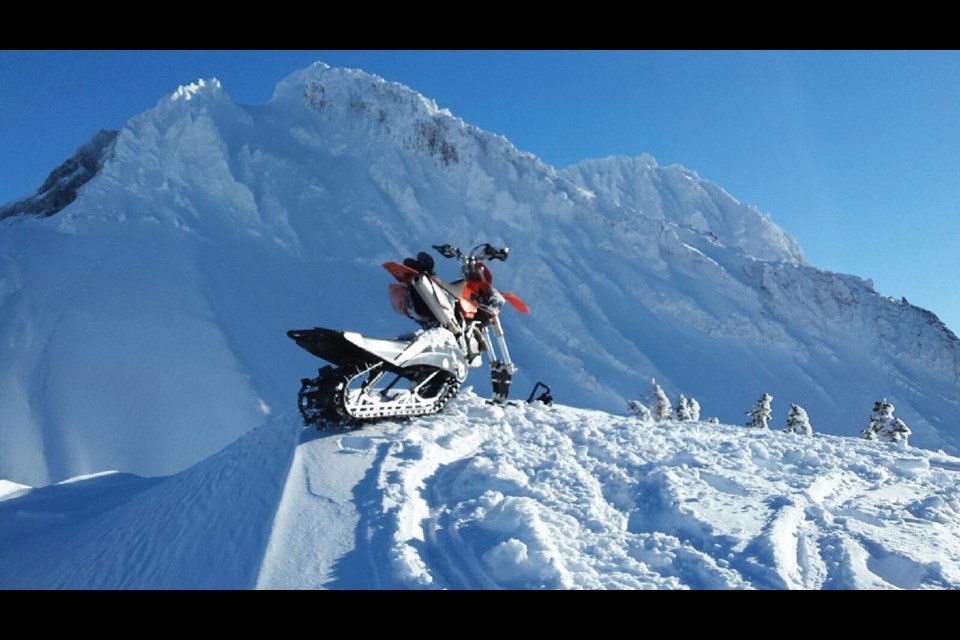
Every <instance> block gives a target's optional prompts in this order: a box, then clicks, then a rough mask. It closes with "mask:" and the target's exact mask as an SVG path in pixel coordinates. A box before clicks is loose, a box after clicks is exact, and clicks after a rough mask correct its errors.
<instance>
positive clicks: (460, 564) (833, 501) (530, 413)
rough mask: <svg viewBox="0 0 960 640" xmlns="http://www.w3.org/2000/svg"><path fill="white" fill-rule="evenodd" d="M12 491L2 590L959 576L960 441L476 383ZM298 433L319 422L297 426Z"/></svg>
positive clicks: (628, 584) (716, 583) (838, 581)
mask: <svg viewBox="0 0 960 640" xmlns="http://www.w3.org/2000/svg"><path fill="white" fill-rule="evenodd" d="M449 406H450V411H449V413H448V414H447V415H440V416H434V417H430V418H423V419H418V420H413V421H410V422H407V423H384V424H381V425H378V426H376V427H368V428H365V429H363V430H360V431H353V432H342V431H341V432H325V433H317V432H314V431H312V430H308V431H304V430H302V429H301V428H300V426H299V418H298V417H297V416H295V415H293V414H287V415H284V416H280V417H278V418H276V419H274V420H271V421H269V422H267V423H266V424H264V425H263V426H261V427H259V428H258V429H255V430H254V431H253V432H251V434H249V435H248V436H246V437H244V438H241V439H240V440H238V441H237V442H235V443H234V444H232V445H230V446H229V447H227V448H226V449H225V450H223V451H222V452H220V453H219V454H217V455H215V456H213V457H211V458H210V459H208V460H205V461H203V462H201V463H199V464H197V465H196V466H194V467H192V468H191V469H188V470H187V471H184V472H182V473H180V474H177V475H175V476H172V477H169V478H154V479H144V478H137V477H135V476H130V475H126V474H107V475H100V476H96V477H91V478H87V479H81V480H78V481H76V482H71V483H65V484H60V485H54V486H50V487H45V488H41V489H35V490H32V491H29V490H26V491H27V492H26V493H22V492H23V491H24V489H20V491H21V493H20V494H19V495H15V496H12V497H9V498H8V499H7V500H5V501H3V502H0V587H3V588H23V587H51V586H58V587H74V588H77V587H81V588H82V587H101V588H111V587H127V588H131V587H137V588H139V587H231V588H249V587H253V586H258V587H260V588H415V589H419V588H430V589H435V588H449V589H462V588H532V589H542V588H549V589H576V588H591V589H597V588H671V589H673V588H738V589H739V588H761V589H770V588H773V589H785V588H789V589H799V588H802V589H816V588H930V587H934V588H957V587H960V534H958V532H960V527H958V524H960V495H958V491H960V485H958V480H960V459H957V458H953V457H950V456H946V455H943V454H934V453H931V452H929V451H925V450H920V449H914V448H909V447H899V446H891V445H889V444H882V443H877V442H866V441H863V440H859V439H855V438H837V437H833V436H819V435H818V436H814V437H812V438H806V437H801V436H796V435H793V434H785V433H781V432H779V431H776V430H770V431H761V430H748V429H746V428H743V427H736V426H726V425H710V424H707V423H670V422H667V423H663V424H660V425H658V426H652V425H644V424H642V423H640V422H639V421H637V420H636V419H634V418H629V417H618V416H612V415H608V414H604V413H602V412H598V411H588V410H580V409H573V408H569V407H563V406H554V407H549V408H548V407H544V406H542V405H539V404H535V405H521V406H517V407H507V408H502V407H495V406H490V405H487V404H485V403H484V401H483V400H482V399H481V398H478V397H477V396H475V395H474V394H473V393H472V392H470V391H469V390H467V391H465V392H464V393H462V394H461V396H459V397H458V398H457V399H455V400H454V401H452V402H451V404H450V405H449ZM298 435H299V438H298Z"/></svg>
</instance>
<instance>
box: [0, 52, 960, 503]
mask: <svg viewBox="0 0 960 640" xmlns="http://www.w3.org/2000/svg"><path fill="white" fill-rule="evenodd" d="M111 144H112V147H111V149H112V150H111V151H110V152H109V153H105V154H104V155H102V156H100V157H99V158H100V160H102V166H101V167H100V168H99V170H98V172H97V173H96V175H95V176H94V177H93V178H92V179H90V180H89V181H88V182H86V183H85V184H83V186H82V187H80V189H79V192H78V194H77V198H76V200H74V201H73V202H71V203H70V204H68V205H67V206H66V208H64V209H63V210H62V211H60V212H59V213H56V214H55V215H52V216H49V217H45V218H42V217H37V216H30V215H17V216H13V217H10V218H7V219H5V220H3V221H0V477H3V478H7V479H9V480H11V481H14V482H20V483H26V484H31V485H42V484H46V483H49V482H56V481H59V480H62V479H64V478H67V477H71V476H76V475H80V474H87V473H93V472H96V471H99V470H101V469H121V470H123V471H125V472H131V473H136V474H140V475H168V474H171V473H175V472H177V471H179V470H182V469H184V468H186V467H187V466H189V465H190V464H193V463H195V462H197V461H199V460H202V459H204V458H205V457H207V456H209V455H210V454H211V453H213V452H215V451H217V450H219V449H221V448H222V447H224V446H225V445H226V444H228V443H229V442H232V441H233V440H235V439H236V438H237V437H239V436H241V435H242V434H244V433H246V432H248V431H249V430H250V429H251V428H253V427H254V426H256V425H258V424H260V423H261V422H263V420H264V419H265V417H266V416H268V415H270V413H271V412H272V411H281V412H283V411H286V410H287V409H288V408H289V407H290V406H291V405H292V402H293V398H294V396H295V393H296V389H297V387H298V381H299V379H300V378H301V377H303V376H305V375H309V374H311V373H312V372H313V371H315V369H316V367H317V366H318V364H319V362H318V361H317V360H316V359H314V358H312V357H311V356H309V354H306V353H305V352H303V351H302V350H300V349H298V348H297V347H296V346H295V345H293V343H292V342H290V341H289V340H288V339H287V338H286V335H285V332H286V330H287V329H291V328H305V327H310V326H329V327H333V328H349V329H354V330H358V331H361V332H366V333H371V334H374V335H381V336H391V335H397V334H399V333H402V332H404V331H406V330H408V329H409V328H410V327H411V324H410V322H409V321H408V320H405V319H403V318H401V317H399V316H397V315H395V314H393V313H392V311H391V310H390V307H389V303H388V302H387V297H386V295H385V293H386V285H387V284H388V282H389V277H388V276H387V274H386V273H385V272H384V271H383V270H382V269H381V268H380V263H382V262H384V261H386V260H395V259H398V258H402V257H404V256H405V255H411V254H412V253H414V252H416V251H418V250H422V249H425V248H427V247H428V246H429V245H430V244H434V243H442V242H450V243H454V244H459V245H461V246H464V247H467V246H470V245H472V244H474V243H476V242H481V241H488V242H493V243H497V244H506V245H509V246H511V247H512V249H513V251H512V252H511V256H510V260H509V261H508V262H507V263H505V264H496V265H494V270H495V276H496V279H497V280H496V282H497V284H498V285H500V286H502V287H503V288H504V289H508V290H513V291H515V292H517V293H518V294H520V295H521V296H522V297H523V298H524V299H525V300H526V301H527V302H528V303H529V305H530V307H531V309H532V310H533V313H532V314H531V315H530V316H529V317H528V316H524V317H520V316H518V315H507V316H505V318H504V324H505V326H506V330H507V334H508V340H509V342H510V345H511V352H512V354H513V355H514V359H515V360H516V361H517V362H518V364H519V366H520V369H521V370H520V373H519V374H518V376H517V379H516V382H515V385H514V388H515V389H516V393H517V394H518V395H521V394H524V393H526V390H527V389H529V388H530V386H531V385H532V384H533V382H534V381H536V380H538V379H545V380H546V381H547V382H549V383H550V384H551V386H552V387H553V389H554V393H555V396H556V397H557V398H558V399H560V400H561V401H563V402H566V403H569V404H574V405H579V406H586V407H596V408H603V409H607V410H614V411H620V410H621V409H622V407H623V400H624V398H628V397H637V396H638V395H640V393H641V392H642V390H644V389H646V387H647V384H648V381H649V379H650V378H651V377H656V378H657V380H658V381H659V382H660V383H661V384H662V385H664V387H665V388H666V389H667V391H668V392H669V393H670V395H671V396H673V397H675V396H676V394H677V393H679V392H683V393H685V394H686V395H687V396H691V395H692V396H695V397H697V398H698V399H699V400H700V402H701V404H702V405H703V408H704V412H705V414H706V415H719V416H720V417H721V418H723V419H724V420H726V421H729V422H736V421H739V420H740V419H741V416H742V414H743V411H744V410H745V409H746V408H748V407H749V406H750V405H751V404H752V403H753V401H754V400H755V399H756V398H757V397H759V395H760V394H761V393H762V392H764V391H769V392H770V393H772V394H773V396H774V398H775V399H774V411H775V412H778V413H785V410H786V408H787V407H788V406H789V405H788V404H787V403H789V402H799V403H800V404H802V405H803V406H804V407H805V408H806V409H807V411H808V413H809V414H810V416H811V419H812V420H813V422H814V426H815V428H822V429H824V430H832V431H834V432H835V433H845V434H854V433H856V432H857V431H858V430H859V429H860V428H862V427H863V426H865V421H866V415H867V413H868V412H869V409H870V407H871V406H872V403H873V401H874V400H876V399H878V398H880V397H888V398H890V399H891V400H892V401H893V402H894V403H895V404H896V406H897V412H898V415H901V416H902V417H903V418H904V419H906V420H907V422H908V423H909V424H910V426H911V427H912V428H913V430H914V432H915V436H914V439H913V443H914V444H919V445H923V446H927V447H931V448H934V449H935V448H939V447H943V448H945V449H946V450H948V451H951V452H960V425H958V418H960V393H958V379H960V348H958V343H957V339H956V337H955V336H954V335H953V334H952V333H951V332H950V331H949V330H948V329H947V328H946V327H944V326H943V325H942V324H940V323H939V321H937V320H936V318H935V317H933V316H932V315H931V314H929V313H928V312H925V311H923V310H921V309H917V308H915V307H912V306H910V305H908V304H906V303H904V302H896V301H893V300H889V299H887V298H884V297H883V296H881V295H880V294H878V293H877V292H875V291H873V289H872V287H871V286H870V284H869V283H868V282H866V281H863V280H860V279H859V278H855V277H852V276H841V275H837V274H831V273H828V272H823V271H819V270H817V269H815V268H813V267H810V266H808V265H806V263H805V261H804V259H803V256H802V253H801V252H800V249H799V247H797V245H796V243H795V242H794V241H793V239H792V238H790V237H789V235H787V234H786V233H785V232H784V231H783V230H782V229H780V228H779V227H777V226H776V225H775V224H773V223H772V222H771V221H770V219H769V218H768V217H766V216H764V215H762V214H760V213H758V212H757V211H756V210H754V209H752V208H751V207H749V206H746V205H743V204H742V203H739V202H737V201H736V200H735V199H734V198H732V197H731V196H729V195H728V194H726V193H724V192H723V191H722V189H720V188H719V187H716V185H712V184H710V183H708V182H706V181H702V180H700V179H699V178H697V176H696V175H695V174H693V173H692V172H689V171H687V170H684V169H682V168H678V167H667V168H660V167H657V166H656V163H655V162H653V160H652V158H649V157H641V158H639V159H634V160H630V159H622V158H620V159H616V158H615V159H608V160H603V161H596V162H585V163H582V164H581V165H577V166H576V167H572V168H568V169H564V170H562V171H557V170H555V169H554V168H552V167H550V166H548V165H546V164H544V163H542V162H541V161H540V160H538V159H537V158H536V157H534V156H532V155H530V154H527V153H523V152H520V151H518V150H517V149H515V148H514V147H513V146H512V145H511V144H510V143H509V142H508V141H507V140H505V139H504V138H502V137H499V136H496V135H493V134H491V133H488V132H484V131H482V130H479V129H477V128H476V127H472V126H470V125H468V124H466V123H464V122H463V121H461V120H459V119H458V118H456V117H454V116H453V115H451V114H449V113H448V112H446V111H445V110H443V109H440V108H439V107H438V106H437V105H436V104H435V103H434V102H433V101H431V100H429V99H427V98H424V97H423V96H421V95H419V94H417V93H416V92H414V91H412V90H411V89H409V88H407V87H404V86H402V85H399V84H396V83H391V82H387V81H385V80H383V79H381V78H378V77H376V76H371V75H368V74H365V73H363V72H361V71H356V70H345V69H331V68H328V67H326V66H325V65H322V64H317V65H314V66H312V67H310V68H308V69H305V70H302V71H299V72H296V73H294V74H291V75H290V76H289V77H288V78H286V79H284V80H283V81H281V82H280V83H279V84H278V86H277V89H276V92H275V94H274V97H273V99H272V100H271V101H270V102H269V103H268V104H266V105H260V106H241V105H237V104H235V103H233V102H232V101H231V100H230V98H229V96H228V95H227V93H226V92H225V91H224V89H223V88H222V87H221V86H220V84H219V82H217V81H215V80H211V81H206V82H200V83H197V84H194V85H188V86H184V87H180V88H179V89H178V90H177V91H176V92H174V93H173V94H171V95H170V96H168V97H165V98H163V99H162V100H161V101H160V102H159V103H158V104H157V106H156V107H155V108H153V109H151V110H148V111H146V112H144V113H142V114H140V115H138V116H135V117H133V118H132V119H131V120H130V121H129V122H128V123H127V124H126V126H125V127H124V128H123V129H122V130H121V131H120V132H119V134H117V136H116V138H115V140H113V142H112V143H111ZM100 160H98V162H99V161H100ZM80 164H82V163H80ZM439 271H440V273H441V275H444V276H448V277H449V276H452V275H453V273H454V271H453V267H452V265H448V264H443V263H441V264H440V265H439ZM508 314H512V311H511V312H508ZM482 376H483V373H482V372H477V373H474V374H473V377H472V378H471V382H472V383H474V384H475V385H477V388H478V389H481V390H483V391H486V387H487V384H488V383H486V382H484V380H483V377H482Z"/></svg>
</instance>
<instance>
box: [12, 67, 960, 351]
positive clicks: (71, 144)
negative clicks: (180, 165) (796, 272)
mask: <svg viewBox="0 0 960 640" xmlns="http://www.w3.org/2000/svg"><path fill="white" fill-rule="evenodd" d="M315 60H323V61H325V62H327V63H329V64H332V65H335V66H350V67H359V68H362V69H364V70H366V71H370V72H373V73H377V74H379V75H381V76H384V77H385V78H387V79H389V80H396V81H399V82H403V83H404V84H407V85H410V86H411V87H413V88H414V89H417V90H418V91H420V92H421V93H423V94H425V95H427V96H428V97H431V98H433V99H435V100H436V101H437V102H438V103H439V105H440V106H441V107H446V108H449V109H450V110H451V111H452V112H453V113H454V114H456V115H458V116H460V117H462V118H463V119H464V120H466V121H468V122H470V123H472V124H475V125H477V126H480V127H482V128H484V129H488V130H490V131H493V132H495V133H499V134H503V135H505V136H506V137H507V138H509V139H510V140H511V141H512V142H513V143H514V144H515V145H516V146H517V147H519V148H520V149H523V150H526V151H531V152H533V153H535V154H536V155H538V156H540V157H541V158H542V159H543V160H544V161H546V162H548V163H550V164H553V165H555V166H566V165H568V164H571V163H573V162H576V161H577V160H580V159H583V158H591V157H604V156H608V155H614V154H622V155H638V154H640V153H642V152H647V153H650V154H651V155H653V156H654V157H656V158H657V160H658V162H659V163H660V164H662V165H667V164H674V163H677V164H682V165H684V166H686V167H688V168H690V169H693V170H695V171H696V172H698V173H699V174H700V176H701V177H703V178H707V179H709V180H712V181H714V182H716V183H718V184H719V185H720V186H722V187H723V188H724V189H726V190H727V191H728V192H730V193H731V194H732V195H733V196H735V197H736V198H738V199H740V200H742V201H744V202H748V203H750V204H754V205H756V206H757V207H758V208H759V209H760V210H761V211H763V212H765V213H768V214H770V215H771V216H772V217H773V219H774V220H775V221H776V222H777V223H778V224H780V225H781V226H783V227H784V228H785V229H786V230H787V231H788V232H789V233H791V234H792V235H793V236H795V237H796V238H797V240H798V241H799V242H800V245H801V246H802V247H803V250H804V252H805V253H806V255H807V258H808V260H809V261H810V262H811V264H813V265H814V266H817V267H820V268H824V269H830V270H832V271H841V272H845V273H854V274H856V275H859V276H862V277H865V278H871V279H873V280H874V282H875V284H876V287H877V289H878V290H879V291H881V292H882V293H885V294H887V295H891V296H895V297H900V296H905V297H906V298H907V299H908V300H910V301H911V302H913V303H914V304H918V305H920V306H923V307H926V308H928V309H931V310H932V311H934V312H935V313H937V314H938V315H939V316H940V317H941V319H943V320H944V321H945V322H946V323H947V325H948V326H949V327H951V328H952V329H953V330H954V331H956V332H960V253H958V251H957V248H956V247H957V244H958V240H960V53H957V52H706V51H699V52H568V51H564V52H387V51H373V52H365V51H282V52H271V51H258V52H218V51H200V52H197V51H175V52H116V51H112V52H97V51H93V52H10V51H3V52H0V203H2V202H8V201H10V200H14V199H16V198H18V197H20V196H22V195H24V194H26V193H28V192H30V191H32V190H33V189H34V188H36V187H37V186H38V185H39V184H40V183H41V182H42V181H43V179H44V178H45V177H46V174H47V173H48V172H49V171H50V170H51V169H52V168H53V167H55V166H56V165H57V164H59V163H60V162H62V161H63V160H64V159H65V158H66V157H67V156H69V155H70V154H71V153H72V152H73V150H74V149H75V148H76V147H77V146H79V145H80V144H82V143H83V142H85V141H86V140H87V139H88V138H89V137H90V136H91V135H92V134H93V133H94V132H95V131H96V130H97V129H100V128H119V127H121V126H122V125H123V124H124V122H125V121H126V120H127V119H128V118H129V117H130V116H132V115H135V114H136V113H139V112H141V111H143V110H144V109H147V108H149V107H151V106H153V105H154V104H156V103H157V101H158V100H160V99H161V98H162V97H163V96H164V95H165V94H167V93H169V92H171V91H172V90H173V89H175V88H176V87H177V86H178V85H180V84H185V83H187V82H193V81H195V80H196V79H198V78H201V77H202V78H209V77H217V78H219V79H220V80H221V82H222V83H223V86H224V89H225V90H226V91H227V92H228V93H229V94H230V96H231V97H232V98H233V99H234V100H235V101H236V102H240V103H243V104H260V103H263V102H266V101H267V100H268V99H269V98H270V95H271V93H272V91H273V87H274V85H275V84H276V82H277V81H279V80H280V79H281V78H282V77H283V76H285V75H286V74H288V73H289V72H291V71H293V70H295V69H298V68H301V67H305V66H307V65H308V64H309V63H311V62H313V61H315Z"/></svg>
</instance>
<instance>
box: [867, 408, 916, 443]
mask: <svg viewBox="0 0 960 640" xmlns="http://www.w3.org/2000/svg"><path fill="white" fill-rule="evenodd" d="M894 408H895V407H894V406H893V403H891V402H889V401H887V399H886V398H884V399H883V400H878V401H877V402H874V403H873V411H872V412H870V424H869V425H868V426H867V428H866V429H864V430H863V431H861V432H860V433H862V434H863V437H864V438H866V439H867V440H884V441H886V442H900V441H901V440H902V441H903V442H904V443H906V442H907V437H908V436H909V435H910V433H911V431H910V427H908V426H907V424H906V423H905V422H904V421H903V420H901V419H900V418H898V417H896V416H895V415H893V410H894Z"/></svg>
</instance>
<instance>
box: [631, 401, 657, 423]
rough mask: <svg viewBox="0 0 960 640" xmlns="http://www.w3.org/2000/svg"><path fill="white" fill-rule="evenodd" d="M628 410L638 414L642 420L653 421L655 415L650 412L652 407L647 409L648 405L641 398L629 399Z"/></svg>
mask: <svg viewBox="0 0 960 640" xmlns="http://www.w3.org/2000/svg"><path fill="white" fill-rule="evenodd" d="M627 411H629V412H630V413H631V414H633V415H635V416H637V417H638V418H639V419H640V421H641V422H652V421H653V416H652V415H651V414H650V409H647V405H645V404H643V403H642V402H640V401H639V400H627Z"/></svg>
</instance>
